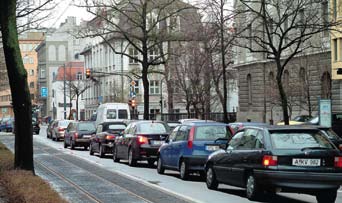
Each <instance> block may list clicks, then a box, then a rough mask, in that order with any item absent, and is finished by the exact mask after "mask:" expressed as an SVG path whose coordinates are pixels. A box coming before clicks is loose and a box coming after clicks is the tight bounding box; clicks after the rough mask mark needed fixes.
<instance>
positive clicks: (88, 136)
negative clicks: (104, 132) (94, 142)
mask: <svg viewBox="0 0 342 203" xmlns="http://www.w3.org/2000/svg"><path fill="white" fill-rule="evenodd" d="M90 137H91V135H83V138H90Z"/></svg>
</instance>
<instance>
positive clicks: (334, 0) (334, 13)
mask: <svg viewBox="0 0 342 203" xmlns="http://www.w3.org/2000/svg"><path fill="white" fill-rule="evenodd" d="M333 15H334V19H335V20H336V18H337V0H333Z"/></svg>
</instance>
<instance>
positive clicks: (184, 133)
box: [175, 126, 189, 141]
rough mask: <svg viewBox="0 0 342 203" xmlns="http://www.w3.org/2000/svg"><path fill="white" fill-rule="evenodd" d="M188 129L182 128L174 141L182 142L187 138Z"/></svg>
mask: <svg viewBox="0 0 342 203" xmlns="http://www.w3.org/2000/svg"><path fill="white" fill-rule="evenodd" d="M188 133H189V128H188V127H187V126H182V127H181V128H180V129H179V132H178V134H177V136H176V139H175V141H183V140H186V139H187V138H188Z"/></svg>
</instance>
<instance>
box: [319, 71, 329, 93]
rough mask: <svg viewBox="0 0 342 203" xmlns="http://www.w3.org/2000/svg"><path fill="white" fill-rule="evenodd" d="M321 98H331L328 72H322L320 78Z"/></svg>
mask: <svg viewBox="0 0 342 203" xmlns="http://www.w3.org/2000/svg"><path fill="white" fill-rule="evenodd" d="M321 98H322V99H330V98H331V77H330V74H329V73H328V72H324V73H323V75H322V78H321Z"/></svg>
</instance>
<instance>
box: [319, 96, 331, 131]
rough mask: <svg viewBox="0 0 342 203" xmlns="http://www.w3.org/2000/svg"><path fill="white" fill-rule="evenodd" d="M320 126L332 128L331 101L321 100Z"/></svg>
mask: <svg viewBox="0 0 342 203" xmlns="http://www.w3.org/2000/svg"><path fill="white" fill-rule="evenodd" d="M319 125H321V126H325V127H329V128H330V127H331V100H330V99H321V100H319Z"/></svg>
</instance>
